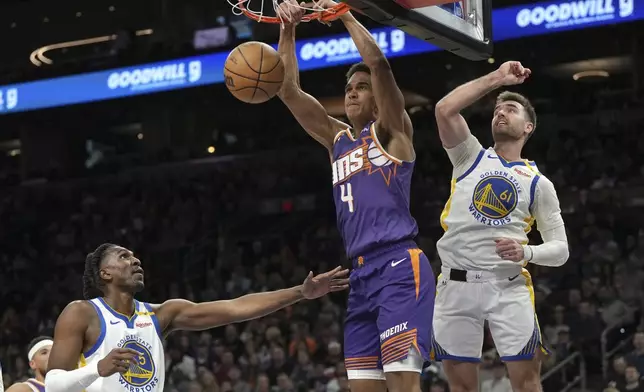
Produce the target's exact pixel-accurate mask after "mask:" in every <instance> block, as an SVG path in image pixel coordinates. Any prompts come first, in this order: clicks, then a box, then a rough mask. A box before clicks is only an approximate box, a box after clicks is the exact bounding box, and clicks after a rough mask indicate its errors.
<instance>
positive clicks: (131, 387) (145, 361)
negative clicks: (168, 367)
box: [117, 335, 159, 392]
mask: <svg viewBox="0 0 644 392" xmlns="http://www.w3.org/2000/svg"><path fill="white" fill-rule="evenodd" d="M117 346H118V347H122V348H130V349H133V350H135V351H137V352H138V353H139V356H138V357H136V358H135V361H134V362H133V363H132V364H130V367H129V369H128V370H127V371H126V372H125V373H123V374H121V375H120V379H119V382H120V384H121V385H122V386H123V387H124V388H125V389H126V390H127V391H134V392H139V391H140V392H143V391H153V390H155V388H156V386H157V384H158V383H159V379H158V378H157V375H156V370H157V369H156V364H155V363H154V359H153V357H152V353H151V350H152V346H151V345H150V344H149V343H147V342H145V341H144V340H143V339H141V338H140V337H138V336H136V335H128V336H125V337H124V338H123V339H121V340H120V341H119V343H118V345H117Z"/></svg>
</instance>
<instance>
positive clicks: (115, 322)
mask: <svg viewBox="0 0 644 392" xmlns="http://www.w3.org/2000/svg"><path fill="white" fill-rule="evenodd" d="M89 302H90V303H91V304H92V305H93V306H94V308H95V309H96V312H97V313H98V318H99V321H100V325H101V334H100V336H99V338H98V340H97V341H96V344H95V345H94V347H92V348H91V349H90V350H88V351H87V352H86V353H83V354H82V355H81V358H80V362H79V366H81V367H82V366H85V365H86V364H90V363H92V362H94V361H100V360H101V359H103V358H105V356H106V355H107V354H109V352H110V351H112V350H113V349H115V348H121V347H125V348H131V349H134V350H136V351H138V352H139V353H140V355H139V357H138V363H134V364H132V365H131V366H130V369H129V370H128V371H127V372H126V373H125V374H119V373H117V374H113V375H111V376H109V377H99V378H98V379H97V380H96V381H94V382H93V383H92V385H90V386H89V387H88V388H86V389H85V392H119V391H123V392H125V391H127V392H162V391H163V384H164V381H165V354H164V352H163V341H162V334H161V329H160V326H159V321H158V320H157V317H156V315H155V314H154V312H153V311H152V308H151V307H150V305H149V304H146V303H143V302H138V301H134V306H135V313H134V316H132V318H129V317H127V316H125V315H123V314H120V313H118V312H116V311H115V310H114V309H112V308H111V307H110V306H109V305H108V304H107V303H105V301H104V300H103V299H102V298H94V299H92V300H91V301H89Z"/></svg>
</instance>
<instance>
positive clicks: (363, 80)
mask: <svg viewBox="0 0 644 392" xmlns="http://www.w3.org/2000/svg"><path fill="white" fill-rule="evenodd" d="M290 1H293V2H288V1H287V2H285V3H282V4H281V5H280V8H279V10H278V12H279V14H280V15H281V16H282V18H283V20H284V21H285V22H286V23H285V25H284V26H283V28H282V29H281V30H280V40H279V48H278V50H279V52H280V55H281V57H282V61H283V62H284V68H285V75H284V82H283V85H282V89H281V91H280V93H279V94H278V96H279V97H280V98H281V99H282V101H284V103H285V104H286V106H288V108H289V110H290V111H291V112H292V113H293V115H294V116H295V118H296V119H297V120H298V122H299V123H300V125H301V126H302V127H303V128H304V129H305V130H306V131H307V132H308V133H309V134H310V135H311V136H312V137H313V138H314V139H316V140H317V141H318V142H320V143H321V144H322V145H323V146H325V147H326V148H327V149H328V151H329V154H330V157H331V164H332V165H331V167H332V169H331V170H332V172H333V196H334V199H335V205H336V216H337V222H338V227H339V229H340V234H341V235H342V238H343V240H344V245H345V248H346V252H347V255H348V257H349V258H350V259H351V260H352V262H353V267H354V269H353V271H352V272H351V276H350V282H351V283H350V286H351V289H350V293H349V303H348V309H347V318H346V321H345V326H344V354H345V366H346V369H347V375H348V378H349V382H350V385H351V391H353V392H379V391H385V390H387V388H388V390H389V391H390V392H420V373H421V371H422V366H423V362H424V360H425V359H429V343H430V333H431V320H432V309H433V301H434V290H435V283H434V277H433V274H432V271H431V267H430V265H429V261H428V259H427V258H426V257H425V255H424V254H423V252H422V251H421V250H420V249H418V247H417V245H416V244H415V243H414V240H413V239H414V237H415V236H416V235H417V233H418V227H417V225H416V221H415V220H414V219H413V218H412V216H411V214H410V213H409V192H410V185H411V177H412V171H413V168H414V159H415V153H414V148H413V144H412V132H413V130H412V124H411V120H410V119H409V116H408V115H407V113H406V112H405V102H404V98H403V95H402V93H401V91H400V89H399V88H398V86H397V85H396V81H395V80H394V76H393V74H392V71H391V68H390V66H389V63H388V62H387V59H386V58H385V55H384V54H383V53H382V51H381V50H380V48H379V47H378V45H377V43H376V41H375V40H374V38H373V36H372V35H371V33H369V31H368V30H367V29H366V28H364V27H363V26H362V25H361V24H360V23H359V22H358V21H357V20H356V19H355V18H354V17H353V16H352V15H351V14H350V13H348V14H345V15H343V16H341V17H340V20H341V21H342V22H343V23H344V25H345V27H346V28H347V30H348V31H349V34H350V35H351V38H352V39H353V42H354V43H355V45H356V48H357V49H358V51H359V52H360V55H361V56H362V59H363V61H364V63H359V64H355V65H354V66H352V67H351V69H350V70H349V72H348V74H347V83H346V85H345V111H346V115H347V117H348V118H349V121H350V122H351V126H349V125H347V124H344V123H342V122H340V121H338V120H336V119H334V118H333V117H330V116H328V115H327V113H326V111H325V110H324V108H323V107H322V105H320V103H319V102H318V101H317V100H316V99H315V98H313V97H311V96H310V95H308V94H306V93H305V92H303V91H302V90H301V89H300V86H299V82H298V69H297V60H296V57H295V25H296V24H297V22H298V21H299V20H300V18H301V16H302V11H301V10H300V9H298V8H297V6H296V5H295V4H296V3H294V1H295V0H290ZM318 4H320V2H318ZM333 4H334V3H333V2H331V1H329V0H323V1H322V2H321V4H320V5H322V6H325V7H329V6H332V5H333ZM385 381H386V382H385Z"/></svg>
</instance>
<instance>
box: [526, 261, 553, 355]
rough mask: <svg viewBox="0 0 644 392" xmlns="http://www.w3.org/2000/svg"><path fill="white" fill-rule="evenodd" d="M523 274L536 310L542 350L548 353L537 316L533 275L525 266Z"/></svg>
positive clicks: (535, 315) (533, 307)
mask: <svg viewBox="0 0 644 392" xmlns="http://www.w3.org/2000/svg"><path fill="white" fill-rule="evenodd" d="M521 275H523V277H524V278H525V285H526V287H527V288H528V291H529V292H530V302H532V309H533V311H534V321H535V322H536V324H537V330H538V331H539V340H540V341H541V344H540V347H541V352H543V353H544V354H546V355H547V354H548V350H546V349H545V347H543V335H542V334H541V326H539V318H538V317H537V306H536V304H535V300H534V285H533V284H532V276H530V272H528V270H527V269H525V268H524V269H523V270H522V271H521Z"/></svg>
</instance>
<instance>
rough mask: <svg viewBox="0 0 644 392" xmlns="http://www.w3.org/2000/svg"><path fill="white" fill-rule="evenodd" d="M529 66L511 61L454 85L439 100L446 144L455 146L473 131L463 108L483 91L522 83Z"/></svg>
mask: <svg viewBox="0 0 644 392" xmlns="http://www.w3.org/2000/svg"><path fill="white" fill-rule="evenodd" d="M530 73H531V71H530V69H528V68H524V67H523V66H522V65H521V63H520V62H518V61H508V62H505V63H503V64H501V66H500V67H499V69H497V70H496V71H494V72H491V73H489V74H487V75H485V76H483V77H480V78H478V79H475V80H472V81H471V82H468V83H465V84H464V85H462V86H459V87H457V88H455V89H454V90H453V91H452V92H450V93H449V94H447V95H446V96H445V97H444V98H443V99H441V100H440V101H439V102H438V103H437V104H436V110H435V111H436V122H437V124H438V133H439V135H440V138H441V142H442V143H443V146H444V147H445V148H447V149H450V148H454V147H456V146H457V145H459V144H461V143H462V142H464V141H465V140H466V139H467V137H468V135H470V128H469V127H468V126H467V122H465V119H464V118H463V116H461V111H462V110H463V109H465V108H467V107H468V106H470V105H472V104H473V103H474V102H476V101H478V100H479V99H481V97H483V96H484V95H486V94H488V93H490V92H491V91H494V90H496V89H497V88H499V87H501V86H510V85H515V84H521V83H523V82H524V81H525V80H526V79H527V78H528V77H529V76H530Z"/></svg>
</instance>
